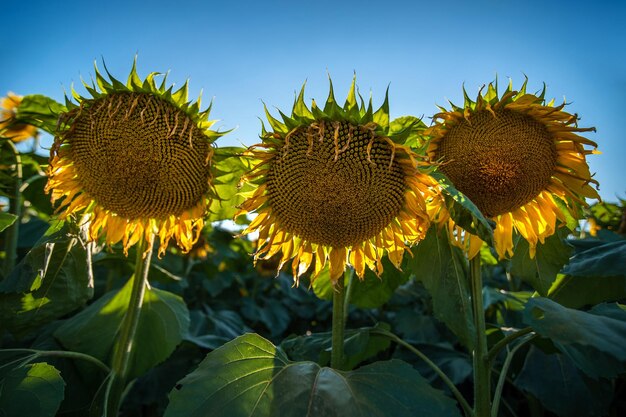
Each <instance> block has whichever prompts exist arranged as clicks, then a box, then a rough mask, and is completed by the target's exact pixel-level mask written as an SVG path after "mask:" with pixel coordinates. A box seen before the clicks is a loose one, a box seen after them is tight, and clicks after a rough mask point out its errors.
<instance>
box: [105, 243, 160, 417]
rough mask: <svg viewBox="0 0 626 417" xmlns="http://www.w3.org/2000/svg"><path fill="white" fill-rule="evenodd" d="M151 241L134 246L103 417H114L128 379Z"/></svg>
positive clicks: (145, 283)
mask: <svg viewBox="0 0 626 417" xmlns="http://www.w3.org/2000/svg"><path fill="white" fill-rule="evenodd" d="M153 240H154V236H151V238H150V239H149V240H145V239H143V238H142V239H141V240H140V242H139V243H138V244H137V260H136V262H135V273H134V275H133V277H132V279H133V287H132V289H131V293H130V300H129V302H128V310H126V315H125V316H124V320H123V321H122V325H121V330H120V334H119V339H118V342H117V343H116V344H115V347H114V351H113V359H112V361H111V378H110V379H109V383H108V385H107V389H106V394H105V401H106V404H105V407H106V413H105V415H108V416H117V414H118V411H119V408H120V405H121V400H122V394H123V392H124V387H125V385H126V380H127V378H128V371H129V364H130V359H131V357H132V354H133V347H134V345H135V335H136V333H137V326H138V325H139V317H140V314H141V308H142V306H143V298H144V295H145V292H146V286H147V283H148V271H149V270H150V260H151V258H152V246H153V245H152V243H153Z"/></svg>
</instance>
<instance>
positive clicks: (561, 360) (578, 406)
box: [514, 346, 613, 417]
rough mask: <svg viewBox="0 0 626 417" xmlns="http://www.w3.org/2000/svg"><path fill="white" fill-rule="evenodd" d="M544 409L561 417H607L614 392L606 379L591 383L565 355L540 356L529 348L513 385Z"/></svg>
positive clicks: (591, 380)
mask: <svg viewBox="0 0 626 417" xmlns="http://www.w3.org/2000/svg"><path fill="white" fill-rule="evenodd" d="M514 384H515V386H517V387H518V388H519V389H521V390H522V391H525V392H527V393H529V394H532V395H533V396H534V397H535V398H537V399H538V400H539V401H540V402H541V404H543V406H544V407H545V408H546V409H547V410H549V411H551V412H553V413H555V414H556V415H559V416H563V417H590V416H606V415H607V414H608V408H609V406H610V404H611V400H612V398H613V388H612V386H611V383H610V382H609V381H607V380H606V379H599V380H593V379H591V378H589V377H587V376H586V375H585V374H583V373H582V372H580V371H579V370H578V369H576V366H574V364H573V363H572V361H571V360H570V359H569V358H568V357H567V356H565V355H562V354H558V353H556V354H552V355H548V354H546V353H543V352H542V351H541V350H539V349H538V348H536V347H534V346H532V347H531V348H530V351H529V352H528V355H527V356H526V359H525V361H524V366H523V367H522V370H521V371H520V373H519V374H518V375H517V377H516V378H515V381H514Z"/></svg>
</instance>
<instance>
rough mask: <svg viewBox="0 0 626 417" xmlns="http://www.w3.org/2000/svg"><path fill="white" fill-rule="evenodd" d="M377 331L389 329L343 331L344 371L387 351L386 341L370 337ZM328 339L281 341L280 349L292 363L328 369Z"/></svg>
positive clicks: (316, 335)
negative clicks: (314, 365)
mask: <svg viewBox="0 0 626 417" xmlns="http://www.w3.org/2000/svg"><path fill="white" fill-rule="evenodd" d="M379 328H383V329H385V330H389V326H385V325H382V324H380V323H379V324H378V325H377V326H375V327H373V328H369V327H366V328H362V329H354V330H346V332H345V335H344V353H345V356H346V358H345V361H346V362H345V364H344V367H345V369H353V368H355V367H356V366H357V365H358V364H360V363H361V362H363V361H365V360H367V359H370V358H372V357H374V356H375V355H377V354H378V353H380V352H382V351H384V350H386V349H387V348H389V345H390V344H391V342H390V340H389V338H388V337H386V336H382V335H380V334H376V333H375V332H374V333H372V330H376V329H379ZM331 337H332V335H331V333H329V332H325V333H313V334H311V335H307V336H295V337H290V338H287V339H285V340H283V342H282V343H281V344H280V348H281V349H282V350H283V351H284V352H285V353H286V354H287V355H288V356H289V357H290V358H291V359H293V360H295V361H313V362H315V363H317V364H318V365H320V366H327V365H329V364H330V351H331V346H332V341H331Z"/></svg>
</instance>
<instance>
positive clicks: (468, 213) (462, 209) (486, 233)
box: [431, 172, 493, 245]
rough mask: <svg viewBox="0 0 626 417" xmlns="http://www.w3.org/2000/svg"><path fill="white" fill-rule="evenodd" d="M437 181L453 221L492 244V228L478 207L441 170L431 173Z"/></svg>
mask: <svg viewBox="0 0 626 417" xmlns="http://www.w3.org/2000/svg"><path fill="white" fill-rule="evenodd" d="M431 175H432V177H433V178H435V179H436V180H437V181H439V184H441V187H442V188H443V191H444V198H445V201H446V207H447V209H448V212H449V213H450V217H451V218H452V220H454V222H455V223H456V224H457V225H459V226H461V227H462V228H463V229H465V230H467V231H468V232H470V233H472V234H474V235H477V236H479V237H480V238H481V239H482V240H483V241H485V242H487V243H488V244H490V245H492V244H493V229H492V227H491V224H490V223H489V221H488V220H487V219H486V218H485V216H483V214H482V213H481V212H480V210H479V209H478V207H476V205H475V204H474V203H472V201H471V200H470V199H469V198H467V196H465V195H464V194H463V193H461V192H460V191H459V190H457V189H456V188H455V187H454V185H453V184H452V182H451V181H450V180H449V179H448V178H447V177H446V176H445V175H444V174H442V173H441V172H434V173H432V174H431Z"/></svg>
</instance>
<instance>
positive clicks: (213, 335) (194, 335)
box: [185, 310, 252, 350]
mask: <svg viewBox="0 0 626 417" xmlns="http://www.w3.org/2000/svg"><path fill="white" fill-rule="evenodd" d="M190 319H191V320H190V323H191V325H190V327H189V332H188V334H187V335H185V340H187V341H188V342H191V343H194V344H195V345H197V346H200V347H202V348H205V349H210V350H214V349H217V348H218V347H220V346H222V345H223V344H224V343H226V342H228V341H230V340H232V339H234V338H235V337H237V336H241V335H242V334H244V333H248V332H252V329H250V328H249V327H248V326H246V325H245V323H244V322H243V320H242V319H241V316H239V314H237V313H236V312H235V311H231V310H219V311H213V310H208V311H206V312H201V311H198V310H192V311H191V312H190Z"/></svg>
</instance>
